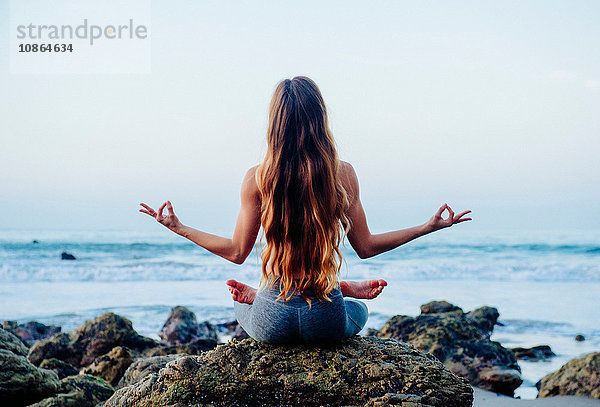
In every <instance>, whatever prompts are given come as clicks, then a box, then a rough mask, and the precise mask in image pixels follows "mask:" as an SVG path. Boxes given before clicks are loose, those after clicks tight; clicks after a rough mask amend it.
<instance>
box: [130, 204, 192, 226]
mask: <svg viewBox="0 0 600 407" xmlns="http://www.w3.org/2000/svg"><path fill="white" fill-rule="evenodd" d="M140 205H141V206H142V207H143V208H144V209H140V212H142V213H146V214H148V215H150V216H152V217H153V218H155V219H156V220H157V222H158V223H160V224H162V225H164V226H166V227H167V228H169V229H171V230H172V231H174V232H176V231H177V230H178V229H179V228H181V226H182V224H181V222H180V221H179V219H178V218H177V216H176V215H175V212H174V211H173V205H171V201H167V202H165V203H164V204H162V205H161V206H160V208H158V212H156V211H155V210H154V209H152V208H151V207H149V206H148V205H146V204H145V203H141V204H140ZM165 207H167V212H168V213H167V215H166V216H165V215H163V211H164V209H165Z"/></svg>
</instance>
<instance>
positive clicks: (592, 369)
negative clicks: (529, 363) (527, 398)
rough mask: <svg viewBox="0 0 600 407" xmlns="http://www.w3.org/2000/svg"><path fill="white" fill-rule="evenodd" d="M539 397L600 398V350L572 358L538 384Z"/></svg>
mask: <svg viewBox="0 0 600 407" xmlns="http://www.w3.org/2000/svg"><path fill="white" fill-rule="evenodd" d="M536 386H537V388H538V390H539V393H538V397H539V398H545V397H552V396H585V397H591V398H595V399H600V352H594V353H588V354H587V355H584V356H583V357H581V358H577V359H571V360H570V361H568V362H567V363H565V364H564V365H563V366H561V368H560V369H558V370H557V371H556V372H553V373H550V374H548V375H546V376H544V377H543V378H542V380H540V381H539V382H538V383H537V384H536Z"/></svg>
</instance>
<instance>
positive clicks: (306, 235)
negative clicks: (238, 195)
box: [256, 76, 350, 305]
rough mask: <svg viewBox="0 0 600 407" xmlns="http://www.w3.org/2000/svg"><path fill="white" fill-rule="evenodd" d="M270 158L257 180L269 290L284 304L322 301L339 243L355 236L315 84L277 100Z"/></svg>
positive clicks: (284, 86) (283, 87) (281, 87)
mask: <svg viewBox="0 0 600 407" xmlns="http://www.w3.org/2000/svg"><path fill="white" fill-rule="evenodd" d="M267 145H268V148H267V153H266V156H265V159H264V162H263V163H262V165H261V166H260V167H259V169H258V171H257V175H256V180H257V184H258V187H259V190H260V196H261V224H262V227H263V236H264V237H265V238H266V244H265V246H264V247H263V249H262V251H261V258H262V275H263V279H262V284H264V285H269V287H273V285H274V284H275V281H276V280H277V281H279V288H280V294H279V296H278V297H277V299H283V301H287V300H288V299H289V298H291V296H292V295H293V294H294V293H296V292H299V293H300V294H301V295H302V296H303V297H304V298H305V299H306V300H307V301H308V303H309V305H310V298H308V296H306V295H305V294H304V291H305V290H306V289H309V288H310V289H311V290H312V292H313V293H314V295H315V297H316V298H317V299H318V300H320V301H324V300H326V301H331V300H330V299H329V297H328V294H329V293H330V292H331V291H332V290H333V289H334V288H335V287H336V284H337V277H338V273H339V270H340V268H341V265H342V253H341V251H340V249H339V244H340V243H341V241H342V240H343V238H344V236H345V235H346V234H347V233H348V231H349V229H350V221H349V220H348V218H347V217H346V214H345V212H346V210H347V208H348V206H349V203H348V197H347V194H346V191H345V190H344V188H343V186H342V184H341V182H340V179H339V171H340V161H339V159H338V155H337V151H336V148H335V142H334V140H333V136H332V134H331V131H330V130H329V124H328V120H327V110H326V108H325V103H324V101H323V97H322V96H321V92H320V91H319V88H318V87H317V85H316V84H315V83H314V82H313V81H312V80H311V79H309V78H306V77H302V76H298V77H295V78H293V79H291V80H290V79H285V80H283V81H281V82H280V83H279V84H278V85H277V88H276V89H275V92H274V94H273V98H272V99H271V104H270V107H269V124H268V130H267Z"/></svg>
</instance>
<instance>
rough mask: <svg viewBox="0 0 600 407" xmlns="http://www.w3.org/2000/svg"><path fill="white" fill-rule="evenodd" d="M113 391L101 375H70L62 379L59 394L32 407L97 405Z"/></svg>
mask: <svg viewBox="0 0 600 407" xmlns="http://www.w3.org/2000/svg"><path fill="white" fill-rule="evenodd" d="M113 393H114V389H113V388H112V387H111V385H110V384H108V383H106V382H105V381H104V380H102V379H100V378H99V377H94V376H90V375H79V376H70V377H66V378H64V379H62V380H61V381H60V389H59V391H58V394H56V395H55V396H53V397H49V398H46V399H44V400H42V401H40V402H39V403H36V404H34V405H33V406H31V407H96V406H97V405H98V404H99V403H102V402H103V401H105V400H107V399H108V398H109V397H110V396H111V395H112V394H113Z"/></svg>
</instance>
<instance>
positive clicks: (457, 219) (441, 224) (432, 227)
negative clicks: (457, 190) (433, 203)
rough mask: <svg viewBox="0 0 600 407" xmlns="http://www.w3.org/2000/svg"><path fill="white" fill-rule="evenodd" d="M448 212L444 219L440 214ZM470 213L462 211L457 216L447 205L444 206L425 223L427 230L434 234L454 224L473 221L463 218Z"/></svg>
mask: <svg viewBox="0 0 600 407" xmlns="http://www.w3.org/2000/svg"><path fill="white" fill-rule="evenodd" d="M446 210H448V217H447V218H446V219H444V218H443V217H442V214H443V213H444V211H446ZM470 212H471V211H464V212H461V213H459V214H458V215H454V211H453V210H452V208H450V207H449V206H448V204H444V205H442V206H441V207H440V209H438V211H437V212H436V213H435V215H433V216H432V217H431V219H429V221H428V222H427V223H426V226H427V228H428V229H429V231H431V232H435V231H436V230H440V229H444V228H448V227H450V226H452V225H454V224H456V223H461V222H466V221H469V220H473V219H472V218H463V216H465V215H466V214H467V213H470Z"/></svg>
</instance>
